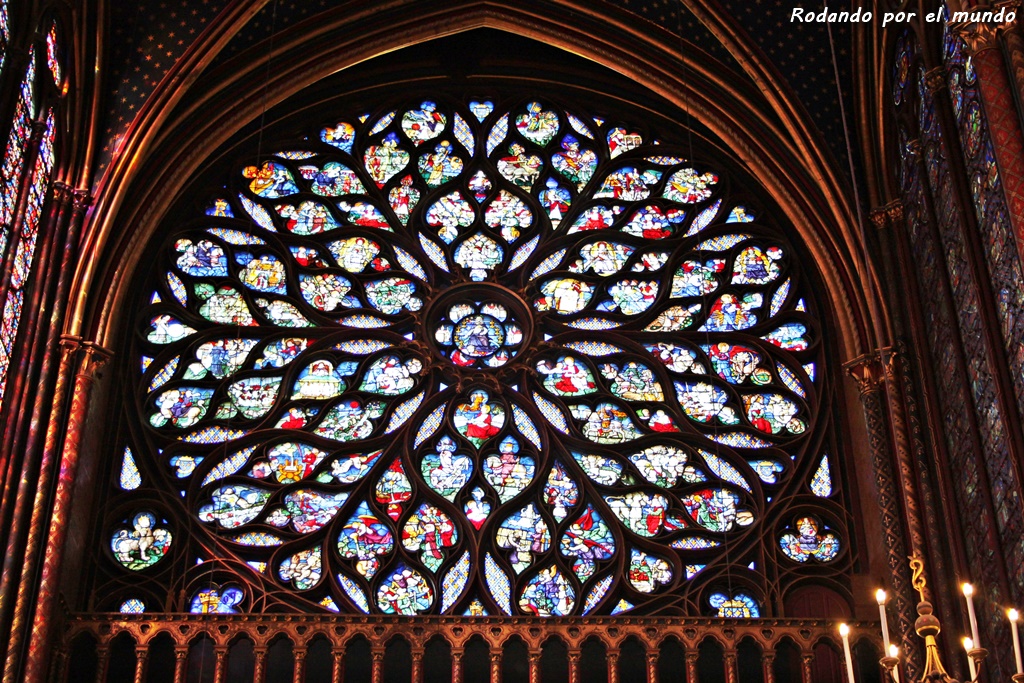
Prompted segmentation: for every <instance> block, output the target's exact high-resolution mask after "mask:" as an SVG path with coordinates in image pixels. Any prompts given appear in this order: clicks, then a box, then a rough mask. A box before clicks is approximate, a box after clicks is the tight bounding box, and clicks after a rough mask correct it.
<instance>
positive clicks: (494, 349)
mask: <svg viewBox="0 0 1024 683" xmlns="http://www.w3.org/2000/svg"><path fill="white" fill-rule="evenodd" d="M453 337H454V339H453V341H454V342H455V346H456V348H458V350H459V353H461V354H462V355H463V356H465V357H467V358H486V357H488V356H490V355H493V354H495V353H498V351H500V350H501V347H502V346H503V345H504V344H505V328H504V326H502V324H501V321H500V320H498V319H497V318H495V317H493V316H490V315H484V314H482V313H481V314H478V315H468V316H466V317H465V318H463V319H462V320H460V321H459V324H458V325H456V326H455V333H454V335H453Z"/></svg>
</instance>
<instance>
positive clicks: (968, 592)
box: [962, 583, 974, 598]
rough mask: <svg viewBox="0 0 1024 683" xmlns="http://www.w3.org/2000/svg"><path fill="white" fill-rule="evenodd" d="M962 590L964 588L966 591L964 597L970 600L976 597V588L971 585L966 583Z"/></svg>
mask: <svg viewBox="0 0 1024 683" xmlns="http://www.w3.org/2000/svg"><path fill="white" fill-rule="evenodd" d="M962 588H963V591H964V595H965V596H966V597H968V598H969V597H971V596H972V595H974V586H972V585H971V584H969V583H965V584H964V585H963V586H962Z"/></svg>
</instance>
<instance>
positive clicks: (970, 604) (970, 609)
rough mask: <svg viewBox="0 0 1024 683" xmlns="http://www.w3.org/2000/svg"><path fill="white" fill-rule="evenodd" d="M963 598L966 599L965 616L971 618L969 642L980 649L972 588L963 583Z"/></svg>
mask: <svg viewBox="0 0 1024 683" xmlns="http://www.w3.org/2000/svg"><path fill="white" fill-rule="evenodd" d="M963 588H964V597H965V598H967V616H968V617H970V618H971V642H973V643H974V647H981V638H979V637H978V617H977V616H975V614H974V597H973V596H974V586H972V585H971V584H969V583H965V584H964V586H963Z"/></svg>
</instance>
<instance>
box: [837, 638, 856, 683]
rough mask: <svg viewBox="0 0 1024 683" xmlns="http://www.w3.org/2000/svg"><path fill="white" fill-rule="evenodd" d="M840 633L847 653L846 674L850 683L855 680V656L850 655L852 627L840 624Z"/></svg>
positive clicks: (844, 650)
mask: <svg viewBox="0 0 1024 683" xmlns="http://www.w3.org/2000/svg"><path fill="white" fill-rule="evenodd" d="M839 635H840V636H842V638H843V652H844V653H845V654H846V676H847V680H848V681H849V683H854V680H853V657H852V656H851V655H850V627H849V626H847V625H846V624H839Z"/></svg>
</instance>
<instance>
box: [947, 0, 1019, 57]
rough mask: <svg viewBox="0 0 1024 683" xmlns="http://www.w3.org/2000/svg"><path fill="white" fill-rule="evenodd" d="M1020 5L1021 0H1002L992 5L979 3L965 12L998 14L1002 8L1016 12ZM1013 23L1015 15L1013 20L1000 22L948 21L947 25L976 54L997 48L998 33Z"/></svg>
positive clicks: (1010, 26) (968, 50) (1007, 28)
mask: <svg viewBox="0 0 1024 683" xmlns="http://www.w3.org/2000/svg"><path fill="white" fill-rule="evenodd" d="M1020 5H1021V0H1003V1H1002V2H996V3H994V4H992V5H982V4H979V5H974V6H973V7H971V8H970V11H969V12H967V14H970V15H975V14H983V13H986V12H992V13H993V14H999V13H1001V12H1002V11H1003V10H1006V11H1012V12H1014V14H1016V13H1017V10H1018V9H1019V8H1020ZM1015 24H1016V17H1015V18H1014V21H1006V20H1005V19H1004V20H1003V21H1000V22H991V21H988V22H982V21H960V22H955V21H950V22H949V27H950V29H952V30H953V31H954V32H956V33H957V34H958V35H959V36H960V38H962V39H963V41H964V43H965V44H966V45H967V52H968V53H969V54H971V55H976V54H978V53H980V52H983V51H985V50H991V49H994V48H998V47H999V36H1000V34H1002V33H1003V32H1005V31H1007V30H1009V29H1010V28H1012V27H1013V26H1014V25H1015Z"/></svg>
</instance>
